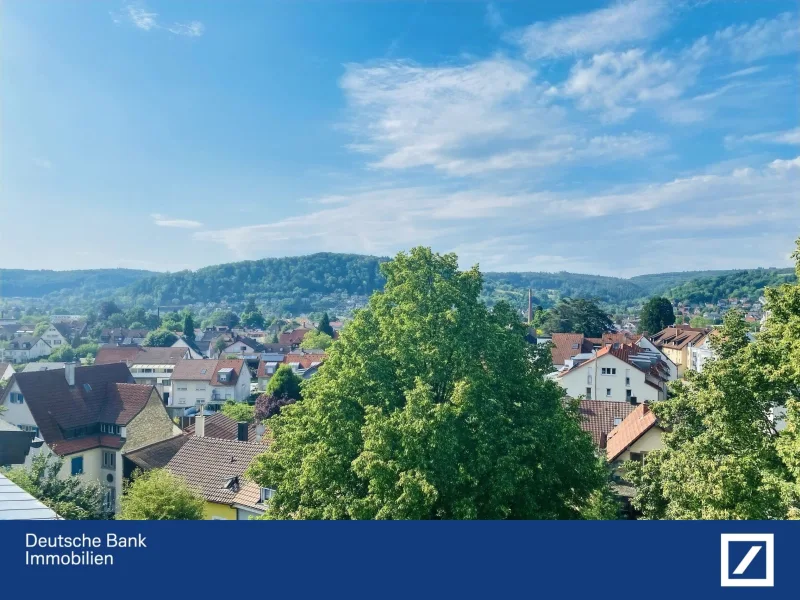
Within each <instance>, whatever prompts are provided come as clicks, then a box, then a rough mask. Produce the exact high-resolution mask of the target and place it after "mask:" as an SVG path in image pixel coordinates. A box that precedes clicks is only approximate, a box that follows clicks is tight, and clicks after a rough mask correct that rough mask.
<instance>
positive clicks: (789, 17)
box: [714, 13, 800, 62]
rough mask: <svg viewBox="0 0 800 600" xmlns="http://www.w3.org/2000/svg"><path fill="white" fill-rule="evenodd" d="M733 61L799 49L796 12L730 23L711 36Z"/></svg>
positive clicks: (799, 28) (799, 33) (786, 52)
mask: <svg viewBox="0 0 800 600" xmlns="http://www.w3.org/2000/svg"><path fill="white" fill-rule="evenodd" d="M714 41H715V42H717V43H720V44H724V45H725V46H726V47H727V48H728V51H729V52H730V54H731V56H732V57H733V59H734V60H737V61H740V62H754V61H757V60H760V59H762V58H765V57H768V56H780V55H782V54H792V53H796V52H800V20H798V15H797V14H792V13H783V14H782V15H780V16H778V17H776V18H774V19H759V20H758V21H756V22H755V23H742V24H740V25H731V26H730V27H727V28H725V29H723V30H721V31H718V32H717V33H716V34H715V35H714Z"/></svg>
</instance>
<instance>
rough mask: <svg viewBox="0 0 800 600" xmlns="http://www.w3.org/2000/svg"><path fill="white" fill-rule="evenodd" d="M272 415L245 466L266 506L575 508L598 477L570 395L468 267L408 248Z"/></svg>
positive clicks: (275, 510)
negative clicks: (295, 394) (268, 493)
mask: <svg viewBox="0 0 800 600" xmlns="http://www.w3.org/2000/svg"><path fill="white" fill-rule="evenodd" d="M383 273H384V276H385V277H386V280H387V283H386V287H385V290H384V291H383V293H375V294H373V296H372V297H371V298H370V300H369V303H368V305H367V307H366V308H365V309H363V310H360V311H358V312H357V313H356V315H355V318H354V319H353V321H352V322H351V323H350V324H349V325H348V327H347V329H346V330H344V332H343V333H342V335H341V338H340V339H339V340H338V341H337V343H336V344H334V345H333V346H331V348H330V354H329V359H328V361H327V362H326V363H325V364H324V365H323V366H322V368H321V369H320V372H319V374H318V375H316V376H315V377H314V378H312V379H311V380H309V381H308V382H306V384H305V386H304V388H303V400H302V402H298V403H296V404H293V405H290V406H285V407H284V408H283V409H282V410H281V412H280V414H279V415H277V416H274V417H272V418H271V419H270V420H269V422H270V429H271V431H272V435H273V440H274V441H273V443H272V444H271V445H270V447H269V449H268V451H267V452H266V453H265V454H263V455H261V456H260V457H257V458H256V459H255V460H254V461H253V463H251V466H250V468H249V470H248V476H250V477H251V478H253V479H254V480H255V481H256V482H258V483H260V485H262V486H265V487H272V488H275V489H277V493H276V495H275V496H274V497H273V498H272V500H271V502H270V507H269V510H268V513H267V516H268V517H269V518H296V519H321V518H323V519H346V518H353V519H372V518H378V519H423V518H425V519H427V518H439V519H463V518H477V519H498V518H529V519H535V518H580V516H581V512H580V509H581V506H582V505H583V504H585V502H586V500H587V499H588V498H589V497H590V495H591V493H592V492H593V491H594V490H596V489H599V488H600V487H601V486H602V485H603V483H604V481H605V472H604V470H603V469H601V468H600V467H599V465H598V461H597V459H596V458H595V454H594V448H593V444H592V442H591V439H590V437H589V436H588V435H587V434H585V433H584V432H582V431H581V428H580V423H579V417H578V411H577V405H576V404H575V403H570V404H567V405H565V403H564V401H563V392H562V391H561V390H560V389H559V387H558V386H557V385H556V384H555V383H553V382H550V381H547V380H545V378H544V374H545V373H546V372H547V370H548V367H549V364H548V363H549V360H550V359H549V353H547V352H546V351H544V350H542V349H541V348H538V347H536V346H534V345H530V344H527V343H526V342H525V339H524V334H525V328H524V326H523V325H522V324H521V323H520V321H519V318H518V316H517V315H516V314H515V312H514V311H513V310H512V309H511V308H510V307H509V306H508V305H506V304H504V303H500V304H498V305H497V306H495V308H494V310H492V311H490V310H489V309H487V307H486V306H485V305H484V304H483V303H482V302H480V300H479V294H480V291H481V283H482V278H481V274H480V273H479V272H478V270H477V268H473V269H471V270H469V271H466V272H460V271H459V270H458V261H457V258H456V256H455V255H453V254H448V255H445V256H440V255H438V254H433V253H432V252H431V251H430V250H429V249H425V248H415V249H414V250H412V251H411V252H410V253H409V254H405V253H401V254H399V255H398V256H397V257H396V258H395V259H394V260H393V261H392V262H389V263H386V264H385V265H383Z"/></svg>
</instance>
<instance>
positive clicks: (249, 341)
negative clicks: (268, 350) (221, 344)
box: [228, 335, 264, 352]
mask: <svg viewBox="0 0 800 600" xmlns="http://www.w3.org/2000/svg"><path fill="white" fill-rule="evenodd" d="M233 344H245V345H247V346H249V347H250V348H252V349H253V351H254V352H264V345H263V344H261V342H257V341H255V340H254V339H253V338H250V337H247V336H244V335H237V336H235V337H234V338H233V341H232V342H231V343H230V344H228V347H230V346H232V345H233Z"/></svg>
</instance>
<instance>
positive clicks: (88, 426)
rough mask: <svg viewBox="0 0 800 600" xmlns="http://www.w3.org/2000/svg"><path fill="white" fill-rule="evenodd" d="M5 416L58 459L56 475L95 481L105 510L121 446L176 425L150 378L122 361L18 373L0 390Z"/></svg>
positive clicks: (111, 505) (117, 477)
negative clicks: (138, 376) (137, 378)
mask: <svg viewBox="0 0 800 600" xmlns="http://www.w3.org/2000/svg"><path fill="white" fill-rule="evenodd" d="M0 404H1V405H2V406H3V407H5V409H6V410H5V411H4V413H3V419H4V420H5V421H7V422H9V423H12V424H13V425H16V426H17V427H19V428H20V429H22V430H23V431H29V432H33V433H34V434H35V435H36V437H38V438H40V439H41V440H42V441H43V444H42V445H41V447H40V448H39V449H32V450H31V451H30V452H29V454H28V456H27V458H26V463H25V464H26V466H30V463H31V460H32V459H33V457H34V456H36V455H37V454H38V453H40V452H47V453H52V454H56V455H58V456H60V457H62V458H63V459H64V464H63V467H62V469H61V472H60V475H61V476H62V477H69V476H70V475H77V476H79V477H81V479H84V480H85V481H97V482H100V483H101V484H102V485H103V487H104V488H105V490H106V504H107V507H108V509H109V510H113V511H116V510H118V508H119V504H118V503H119V498H120V496H121V494H122V479H123V471H122V452H123V451H126V452H127V451H130V450H134V449H136V448H139V447H141V446H144V445H147V444H151V443H153V442H156V441H159V440H163V439H167V438H169V437H172V436H173V435H177V434H179V433H180V429H179V428H178V427H177V426H176V425H175V424H174V423H173V422H172V421H171V420H170V418H169V416H168V415H167V411H166V410H165V408H164V404H163V402H162V401H161V396H160V395H159V394H158V391H157V390H156V389H155V387H154V386H152V385H142V384H137V383H134V379H133V376H132V375H131V373H130V371H129V370H128V367H127V366H126V365H125V364H123V363H115V364H108V365H93V366H90V367H76V366H75V364H74V363H67V364H66V366H65V368H63V369H55V370H46V371H33V372H30V373H16V374H14V376H13V377H12V378H11V380H10V381H9V384H8V386H7V387H6V389H5V390H4V392H3V394H2V396H0Z"/></svg>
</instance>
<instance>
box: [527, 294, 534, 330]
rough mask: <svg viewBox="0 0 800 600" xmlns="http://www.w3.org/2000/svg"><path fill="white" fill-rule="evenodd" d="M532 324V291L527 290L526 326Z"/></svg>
mask: <svg viewBox="0 0 800 600" xmlns="http://www.w3.org/2000/svg"><path fill="white" fill-rule="evenodd" d="M531 323H533V290H532V289H531V288H528V325H530V324H531Z"/></svg>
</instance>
